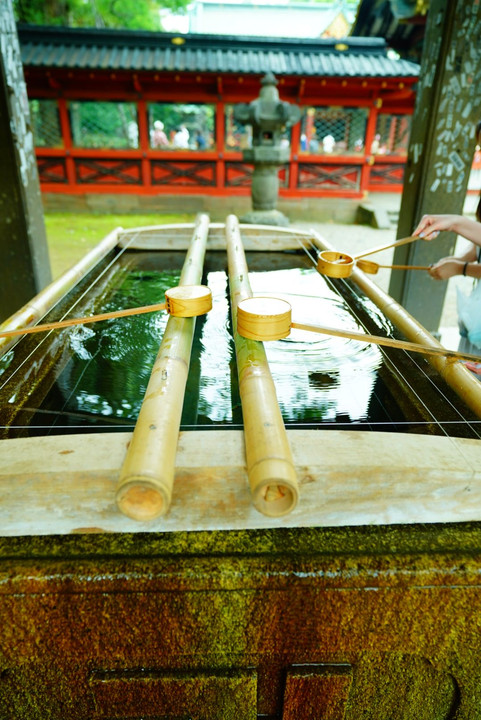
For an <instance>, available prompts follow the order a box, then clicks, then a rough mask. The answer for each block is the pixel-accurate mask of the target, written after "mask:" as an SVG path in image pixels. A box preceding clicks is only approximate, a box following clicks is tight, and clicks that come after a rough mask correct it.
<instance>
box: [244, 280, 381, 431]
mask: <svg viewBox="0 0 481 720" xmlns="http://www.w3.org/2000/svg"><path fill="white" fill-rule="evenodd" d="M250 281H251V286H252V290H253V292H254V294H256V295H266V296H273V297H278V298H281V299H283V300H287V302H289V303H290V305H291V307H292V321H293V322H302V323H304V322H305V323H310V324H313V325H315V324H318V325H328V326H332V327H341V328H343V329H344V330H355V331H361V332H362V330H363V329H362V327H361V326H360V324H359V323H357V322H356V321H355V319H354V318H353V316H352V315H351V314H350V312H349V310H348V308H347V307H346V305H345V303H343V302H342V300H341V299H340V298H339V295H337V294H336V293H335V292H334V291H333V290H331V289H330V288H329V287H328V285H327V284H326V281H325V280H324V278H323V277H322V276H320V275H319V274H318V273H317V272H316V270H314V269H313V268H310V269H304V268H293V269H292V270H279V271H274V272H265V273H252V274H251V276H250ZM265 347H266V353H267V359H268V361H269V366H270V368H271V372H272V375H273V378H274V381H275V384H276V391H277V396H278V400H279V404H280V407H281V410H282V414H283V416H284V418H285V420H286V422H288V423H291V422H296V423H303V422H304V423H305V422H312V421H331V422H335V420H336V417H338V416H339V415H343V416H344V417H345V418H347V422H359V421H363V420H366V419H367V416H368V406H369V400H370V397H371V393H372V388H373V385H374V382H375V380H376V376H377V369H378V368H379V366H380V365H381V363H382V356H381V353H380V351H379V349H378V348H377V347H376V346H375V345H366V344H365V343H361V342H358V341H355V340H348V339H344V338H337V337H330V336H328V335H319V334H316V333H312V332H306V331H303V330H292V331H291V334H290V335H289V336H288V337H287V338H285V339H284V340H279V341H276V342H271V343H265ZM313 374H317V375H319V376H321V375H324V376H327V377H331V378H332V377H335V382H330V383H323V384H319V383H313V382H311V381H310V378H312V375H313Z"/></svg>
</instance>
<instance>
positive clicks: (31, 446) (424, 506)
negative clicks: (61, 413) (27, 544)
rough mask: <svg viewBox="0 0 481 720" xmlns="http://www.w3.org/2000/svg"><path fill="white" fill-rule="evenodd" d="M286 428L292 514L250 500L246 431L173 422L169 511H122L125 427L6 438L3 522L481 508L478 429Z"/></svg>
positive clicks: (433, 512)
mask: <svg viewBox="0 0 481 720" xmlns="http://www.w3.org/2000/svg"><path fill="white" fill-rule="evenodd" d="M287 433H288V439H289V444H290V446H291V449H292V453H293V458H294V464H295V467H296V470H297V474H298V478H299V485H300V499H299V504H298V506H297V508H296V509H295V510H294V511H293V512H291V513H290V514H289V515H286V516H284V517H282V518H272V517H271V518H269V517H267V516H265V515H263V514H261V513H259V512H258V511H257V510H256V509H255V508H254V506H253V504H252V497H251V493H250V491H249V486H248V482H247V472H246V468H245V454H244V436H243V432H242V431H240V430H239V431H237V430H228V431H222V430H206V431H203V430H200V431H190V432H181V433H180V435H179V442H178V446H177V466H176V476H175V484H174V493H173V497H172V505H171V508H170V511H169V513H168V514H167V515H166V516H164V517H162V518H157V519H155V520H152V521H150V522H136V521H135V520H131V519H130V518H127V517H125V516H124V515H122V514H121V513H120V512H119V510H118V509H117V507H116V504H115V490H116V486H117V480H118V475H119V472H120V467H121V465H122V462H123V459H124V457H125V454H126V451H127V447H128V444H129V442H130V440H131V433H99V434H95V433H91V434H83V435H65V436H56V437H52V436H49V437H42V438H41V437H32V438H21V439H13V440H2V441H1V442H0V497H1V498H2V503H1V505H0V527H1V528H2V530H1V534H2V535H3V536H15V535H54V534H61V535H62V534H70V533H75V532H77V533H79V532H133V533H136V532H146V531H147V532H173V531H177V530H214V529H241V528H247V529H248V528H276V527H306V526H310V527H322V526H325V527H327V526H332V527H334V526H336V527H340V526H352V525H382V524H398V523H403V524H405V523H430V522H434V523H440V522H464V521H472V520H475V521H480V520H481V482H480V481H481V444H480V442H479V441H478V440H466V439H460V438H447V437H432V436H425V435H410V434H408V433H405V434H397V433H381V432H365V433H364V432H351V431H344V430H342V431H341V430H328V431H322V430H291V431H289V430H288V431H287ZM87 448H88V450H87Z"/></svg>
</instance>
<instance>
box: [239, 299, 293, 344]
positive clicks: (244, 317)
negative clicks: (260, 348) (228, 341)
mask: <svg viewBox="0 0 481 720" xmlns="http://www.w3.org/2000/svg"><path fill="white" fill-rule="evenodd" d="M237 331H238V333H239V334H240V335H242V337H246V338H251V340H261V341H262V340H280V339H281V338H285V337H287V336H288V335H289V333H290V331H291V306H290V305H289V303H288V302H286V301H285V300H280V299H278V298H270V297H251V298H247V299H246V300H242V302H240V303H239V305H238V307H237Z"/></svg>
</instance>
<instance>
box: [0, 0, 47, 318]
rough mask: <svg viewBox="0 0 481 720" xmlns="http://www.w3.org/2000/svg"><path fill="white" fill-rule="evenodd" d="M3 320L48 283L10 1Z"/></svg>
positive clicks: (0, 206) (0, 57)
mask: <svg viewBox="0 0 481 720" xmlns="http://www.w3.org/2000/svg"><path fill="white" fill-rule="evenodd" d="M0 151H1V157H2V160H1V172H0V321H1V320H3V319H5V318H6V317H8V316H9V315H11V314H12V313H14V312H15V311H16V310H18V308H19V307H20V306H21V305H23V304H24V303H26V302H27V300H29V299H30V298H31V297H32V296H33V295H35V294H36V293H38V292H39V291H40V290H41V289H42V288H43V287H45V285H47V284H48V283H49V282H50V279H51V275H50V264H49V259H48V250H47V238H46V234H45V226H44V221H43V209H42V200H41V196H40V184H39V181H38V172H37V162H36V158H35V152H34V147H33V134H32V129H31V126H30V119H29V112H28V99H27V90H26V86H25V80H24V76H23V69H22V62H21V57H20V47H19V42H18V37H17V31H16V26H15V20H14V17H13V10H12V5H11V3H9V2H7V3H1V4H0Z"/></svg>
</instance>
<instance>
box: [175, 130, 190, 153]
mask: <svg viewBox="0 0 481 720" xmlns="http://www.w3.org/2000/svg"><path fill="white" fill-rule="evenodd" d="M189 137H190V135H189V131H188V130H187V128H186V127H185V125H181V126H180V128H179V129H178V130H177V132H176V133H175V135H174V142H173V145H174V147H175V148H177V149H178V150H187V149H188V147H189Z"/></svg>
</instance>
